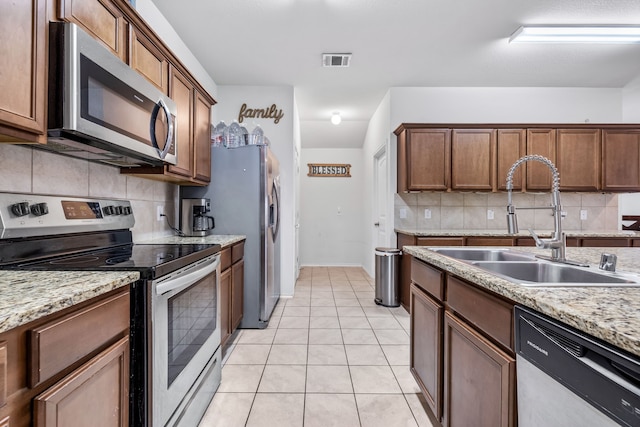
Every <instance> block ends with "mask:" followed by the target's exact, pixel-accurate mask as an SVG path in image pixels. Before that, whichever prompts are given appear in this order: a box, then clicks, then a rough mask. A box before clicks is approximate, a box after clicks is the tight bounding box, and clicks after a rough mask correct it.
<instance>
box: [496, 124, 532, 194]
mask: <svg viewBox="0 0 640 427" xmlns="http://www.w3.org/2000/svg"><path fill="white" fill-rule="evenodd" d="M496 151H497V152H498V156H497V157H498V176H497V177H496V182H497V188H498V190H506V189H507V173H508V172H509V169H510V168H511V166H512V165H513V164H514V163H515V161H516V160H518V159H519V158H520V157H522V156H524V155H525V154H526V152H527V132H526V131H525V130H524V129H498V141H497V150H496ZM524 171H525V168H523V167H522V166H520V167H519V168H518V169H517V170H516V171H515V173H514V174H513V189H514V190H522V183H523V182H524V176H525V175H524Z"/></svg>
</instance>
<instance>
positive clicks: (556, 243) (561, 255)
mask: <svg viewBox="0 0 640 427" xmlns="http://www.w3.org/2000/svg"><path fill="white" fill-rule="evenodd" d="M530 160H533V161H536V162H540V163H543V164H545V165H546V166H547V167H548V168H549V169H550V170H551V174H552V179H553V182H552V188H551V206H544V207H532V208H518V209H551V210H553V217H554V230H553V234H551V238H550V239H541V238H540V237H538V235H537V234H536V233H535V232H534V231H533V230H532V229H531V228H529V233H530V234H531V236H532V237H533V240H535V242H536V247H538V248H539V249H551V257H542V256H541V257H540V258H545V259H549V260H551V261H555V262H562V263H566V264H577V263H575V262H573V261H567V259H566V257H565V252H566V247H567V238H566V236H565V234H564V233H563V232H562V205H561V204H560V174H559V173H558V168H556V166H555V165H554V164H553V162H552V161H551V160H549V159H547V158H546V157H543V156H540V155H538V154H530V155H528V156H524V157H521V158H519V159H518V160H516V162H515V163H514V164H513V165H512V166H511V169H509V172H508V173H507V229H508V232H509V234H516V233H517V232H518V220H517V217H516V207H515V206H514V205H513V199H512V194H511V193H512V190H513V174H514V172H515V171H516V169H517V168H518V166H520V165H521V164H523V163H526V162H528V161H530ZM580 265H581V264H580Z"/></svg>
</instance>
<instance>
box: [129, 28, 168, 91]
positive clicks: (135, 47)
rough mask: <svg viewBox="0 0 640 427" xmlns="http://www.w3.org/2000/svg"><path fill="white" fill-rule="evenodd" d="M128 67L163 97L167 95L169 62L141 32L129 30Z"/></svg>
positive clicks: (133, 29)
mask: <svg viewBox="0 0 640 427" xmlns="http://www.w3.org/2000/svg"><path fill="white" fill-rule="evenodd" d="M130 33H131V48H130V51H131V55H130V57H129V66H130V67H131V68H133V69H134V70H136V71H137V72H138V73H139V74H141V75H142V76H144V77H145V78H146V79H147V80H149V82H151V83H152V84H153V85H154V86H155V87H157V88H158V89H160V91H162V93H164V94H165V95H168V94H169V61H167V58H166V57H165V56H164V54H163V53H162V52H161V51H160V49H158V48H157V47H156V46H155V45H154V44H153V43H152V42H151V40H149V39H148V38H147V37H146V36H145V35H144V34H142V32H141V31H139V30H137V29H135V28H133V27H132V28H131V32H130Z"/></svg>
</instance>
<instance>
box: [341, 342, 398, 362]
mask: <svg viewBox="0 0 640 427" xmlns="http://www.w3.org/2000/svg"><path fill="white" fill-rule="evenodd" d="M344 349H345V351H346V352H347V360H348V361H349V366H352V365H388V364H389V363H388V362H387V358H386V357H385V356H384V353H383V352H382V348H380V346H379V345H378V344H375V345H362V344H359V345H351V344H346V345H345V346H344Z"/></svg>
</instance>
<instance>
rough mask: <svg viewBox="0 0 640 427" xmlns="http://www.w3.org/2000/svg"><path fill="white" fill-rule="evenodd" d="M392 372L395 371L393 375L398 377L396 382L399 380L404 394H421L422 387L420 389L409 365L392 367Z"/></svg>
mask: <svg viewBox="0 0 640 427" xmlns="http://www.w3.org/2000/svg"><path fill="white" fill-rule="evenodd" d="M391 370H392V371H393V375H395V376H396V380H398V384H400V389H402V392H403V393H420V387H418V383H416V380H415V378H413V375H412V374H411V371H410V370H409V366H408V365H403V366H392V367H391Z"/></svg>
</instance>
